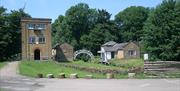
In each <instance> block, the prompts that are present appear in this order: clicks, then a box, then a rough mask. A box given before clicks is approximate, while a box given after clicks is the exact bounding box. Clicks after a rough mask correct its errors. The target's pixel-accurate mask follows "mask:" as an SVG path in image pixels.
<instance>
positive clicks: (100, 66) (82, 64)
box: [60, 60, 123, 69]
mask: <svg viewBox="0 0 180 91" xmlns="http://www.w3.org/2000/svg"><path fill="white" fill-rule="evenodd" d="M60 64H61V63H60ZM62 64H72V65H78V66H80V67H87V68H96V69H123V68H122V67H115V66H111V65H104V64H101V63H93V62H83V61H81V60H79V61H72V62H69V63H62Z"/></svg>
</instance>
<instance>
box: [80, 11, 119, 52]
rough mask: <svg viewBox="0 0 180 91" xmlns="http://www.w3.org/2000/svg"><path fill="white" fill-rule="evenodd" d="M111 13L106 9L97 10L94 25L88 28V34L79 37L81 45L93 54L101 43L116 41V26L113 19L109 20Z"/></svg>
mask: <svg viewBox="0 0 180 91" xmlns="http://www.w3.org/2000/svg"><path fill="white" fill-rule="evenodd" d="M110 17H111V14H109V13H108V12H107V11H106V10H98V19H97V22H96V25H95V26H94V28H93V29H91V30H90V33H89V34H86V35H83V36H82V37H81V41H80V42H81V45H82V46H83V47H84V48H87V49H88V50H91V51H92V52H93V54H97V51H99V50H100V47H101V45H102V44H104V43H105V42H108V41H112V40H114V41H117V39H118V38H117V36H116V35H117V32H118V31H117V27H116V26H115V23H114V22H113V21H110Z"/></svg>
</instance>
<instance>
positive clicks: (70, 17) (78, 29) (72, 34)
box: [54, 3, 97, 49]
mask: <svg viewBox="0 0 180 91" xmlns="http://www.w3.org/2000/svg"><path fill="white" fill-rule="evenodd" d="M96 15H97V13H96V10H95V9H90V8H89V6H88V5H87V4H84V3H79V4H77V5H75V6H72V7H71V8H70V9H68V10H67V11H66V14H65V16H64V17H63V20H62V21H61V20H57V21H58V22H60V23H59V24H57V22H55V24H54V25H56V24H57V25H58V26H56V30H57V32H56V34H55V38H54V41H55V43H54V44H56V43H63V42H67V43H70V44H71V45H73V46H74V48H75V49H80V48H81V47H82V46H81V45H80V38H81V36H82V35H84V34H88V33H89V30H90V29H91V27H93V26H94V24H95V21H96V18H97V16H96ZM58 27H59V28H58Z"/></svg>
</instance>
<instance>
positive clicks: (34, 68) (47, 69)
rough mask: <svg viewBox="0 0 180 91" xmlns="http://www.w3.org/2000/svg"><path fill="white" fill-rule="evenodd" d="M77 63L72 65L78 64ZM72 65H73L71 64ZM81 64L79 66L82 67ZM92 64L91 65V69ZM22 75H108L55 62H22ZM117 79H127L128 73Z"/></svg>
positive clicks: (119, 75) (118, 75)
mask: <svg viewBox="0 0 180 91" xmlns="http://www.w3.org/2000/svg"><path fill="white" fill-rule="evenodd" d="M78 63H79V62H78ZM78 63H77V62H75V63H72V64H78ZM69 64H71V63H69ZM80 64H81V65H82V64H83V65H84V66H87V65H88V64H86V63H80ZM80 64H79V65H80ZM90 65H92V64H89V67H92V66H90ZM99 65H101V64H98V65H95V67H96V66H97V67H99ZM101 66H102V67H109V66H105V65H101ZM19 70H20V74H22V75H26V76H30V77H36V76H37V74H38V73H42V74H43V75H46V74H54V75H55V77H57V76H58V74H59V73H65V74H66V76H67V77H69V75H70V74H72V73H77V74H78V76H79V77H80V78H84V77H85V76H86V75H93V77H94V78H101V79H102V78H106V74H101V73H92V72H87V71H82V70H78V69H73V68H69V67H64V66H60V64H59V63H55V62H53V61H21V63H20V65H19ZM115 78H117V79H120V78H127V73H124V74H115Z"/></svg>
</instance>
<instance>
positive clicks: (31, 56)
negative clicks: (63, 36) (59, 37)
mask: <svg viewBox="0 0 180 91" xmlns="http://www.w3.org/2000/svg"><path fill="white" fill-rule="evenodd" d="M21 33H22V34H21V39H22V59H28V60H47V59H50V58H51V54H52V53H51V49H52V47H51V19H45V18H22V19H21Z"/></svg>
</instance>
